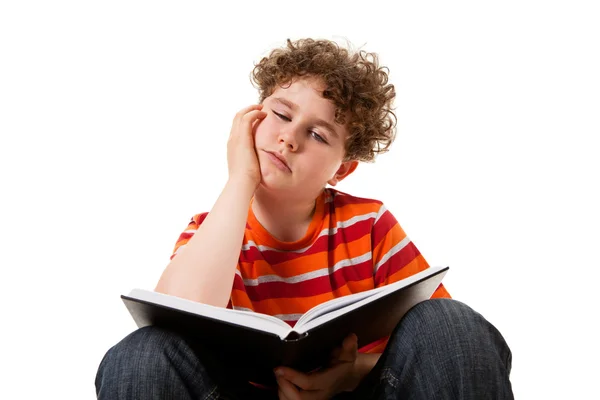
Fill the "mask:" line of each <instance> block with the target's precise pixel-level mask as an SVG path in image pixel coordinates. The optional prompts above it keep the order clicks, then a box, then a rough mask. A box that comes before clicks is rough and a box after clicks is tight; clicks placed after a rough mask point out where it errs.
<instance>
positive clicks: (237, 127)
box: [229, 110, 267, 138]
mask: <svg viewBox="0 0 600 400" xmlns="http://www.w3.org/2000/svg"><path fill="white" fill-rule="evenodd" d="M266 116H267V113H266V112H264V111H261V110H252V111H249V112H248V113H246V114H244V116H243V117H242V118H241V119H239V120H235V121H234V123H233V127H232V130H231V133H230V135H229V137H230V138H233V137H237V136H244V135H245V133H246V132H251V133H254V132H252V131H253V125H254V123H255V122H259V121H261V120H263V119H264V118H265V117H266Z"/></svg>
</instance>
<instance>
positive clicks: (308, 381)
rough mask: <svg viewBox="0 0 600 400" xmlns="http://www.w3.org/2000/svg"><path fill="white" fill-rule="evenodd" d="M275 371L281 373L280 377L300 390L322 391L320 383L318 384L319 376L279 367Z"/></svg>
mask: <svg viewBox="0 0 600 400" xmlns="http://www.w3.org/2000/svg"><path fill="white" fill-rule="evenodd" d="M277 370H278V371H279V372H280V373H281V375H280V377H281V378H283V379H285V380H287V381H289V382H291V383H293V384H294V385H296V386H298V387H299V388H300V389H302V390H318V389H322V383H321V382H320V381H321V380H320V379H319V378H320V374H319V373H314V374H310V375H308V374H304V373H302V372H300V371H296V370H295V369H291V368H285V367H279V368H277Z"/></svg>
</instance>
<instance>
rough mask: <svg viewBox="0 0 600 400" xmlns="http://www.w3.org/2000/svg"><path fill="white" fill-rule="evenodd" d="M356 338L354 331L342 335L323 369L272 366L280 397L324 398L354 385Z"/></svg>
mask: <svg viewBox="0 0 600 400" xmlns="http://www.w3.org/2000/svg"><path fill="white" fill-rule="evenodd" d="M357 357H358V341H357V337H356V335H354V334H350V335H348V337H346V338H345V339H344V342H343V343H342V346H341V347H338V348H337V349H335V350H334V351H333V353H332V358H331V363H330V365H329V367H327V368H326V369H322V370H319V371H316V372H311V373H308V374H305V373H302V372H299V371H296V370H294V369H291V368H287V367H278V368H276V369H275V376H276V378H277V385H278V386H279V392H278V394H279V399H280V400H325V399H329V398H331V397H333V396H335V395H336V394H338V393H341V392H344V391H352V390H354V389H355V388H356V386H358V383H359V380H360V378H361V377H360V374H359V373H358V371H357V370H356V359H357Z"/></svg>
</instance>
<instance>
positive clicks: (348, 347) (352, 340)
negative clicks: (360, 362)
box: [338, 333, 358, 362]
mask: <svg viewBox="0 0 600 400" xmlns="http://www.w3.org/2000/svg"><path fill="white" fill-rule="evenodd" d="M357 353H358V338H357V337H356V335H355V334H353V333H351V334H350V335H348V336H347V337H346V338H345V339H344V342H343V343H342V351H341V352H340V355H339V357H338V360H339V361H347V362H352V361H354V360H355V359H356V356H357Z"/></svg>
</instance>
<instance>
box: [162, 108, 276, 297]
mask: <svg viewBox="0 0 600 400" xmlns="http://www.w3.org/2000/svg"><path fill="white" fill-rule="evenodd" d="M260 108H261V106H252V107H248V108H246V109H244V110H242V111H240V112H239V113H238V114H237V115H236V117H235V119H234V122H233V127H232V130H231V135H230V139H229V142H228V146H227V147H228V149H227V154H228V165H229V180H228V181H227V184H226V185H225V187H224V189H223V191H222V192H221V195H220V196H219V198H218V199H217V201H216V203H215V205H214V206H213V208H212V210H211V211H210V212H209V213H208V216H207V217H206V219H205V220H204V221H203V222H202V224H201V225H200V226H199V227H198V230H197V231H196V233H195V234H194V235H193V236H192V238H191V239H190V240H189V242H188V243H187V245H186V246H185V248H184V249H182V251H180V252H179V253H178V254H177V256H175V257H173V259H172V260H171V262H170V263H169V264H168V265H167V267H166V268H165V270H164V272H163V274H162V276H161V277H160V280H159V281H158V284H157V286H156V288H155V290H156V291H157V292H161V293H166V294H170V295H174V296H178V297H182V298H186V299H189V300H193V301H198V302H201V303H205V304H210V305H214V306H218V307H226V306H227V303H228V301H229V298H230V295H231V287H232V285H233V279H234V277H235V269H236V265H237V263H238V259H239V256H240V249H241V247H242V240H243V237H244V229H245V226H246V219H247V217H248V207H249V205H250V200H251V199H252V196H253V195H254V191H255V190H256V187H257V186H258V184H259V183H260V167H259V165H258V159H257V158H256V153H255V151H254V141H253V138H252V131H253V127H254V125H255V122H257V121H259V120H260V119H262V118H264V115H265V114H264V113H263V112H262V111H260Z"/></svg>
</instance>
